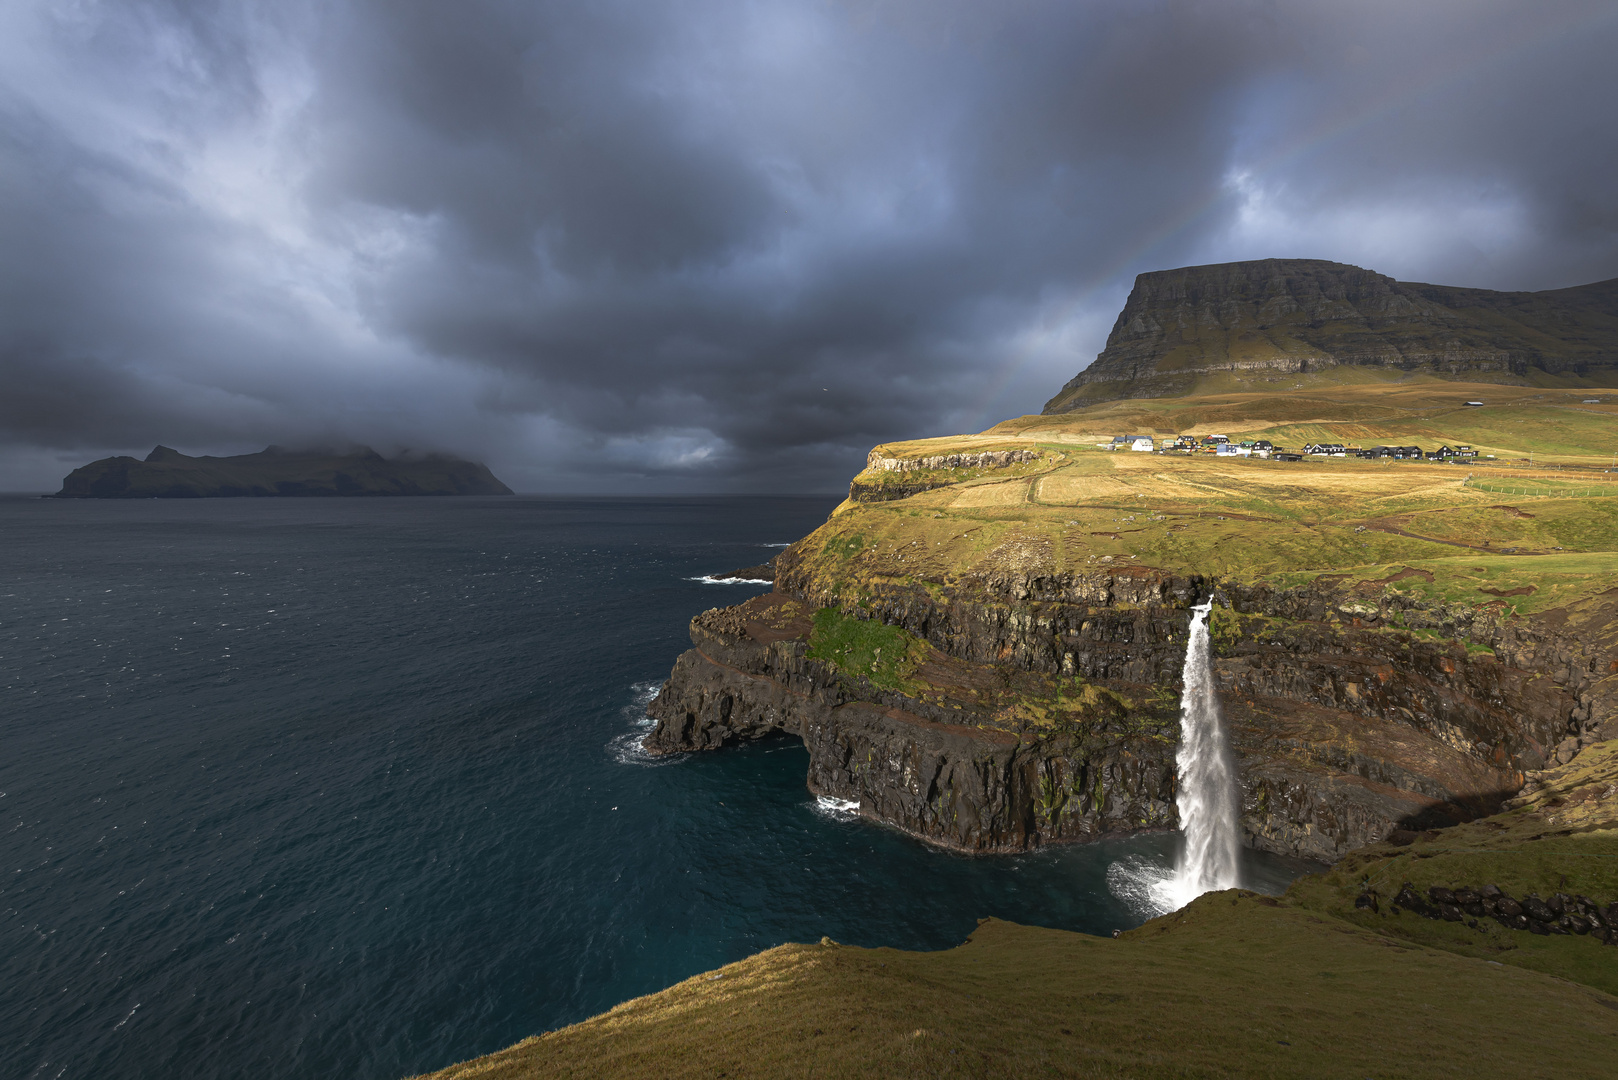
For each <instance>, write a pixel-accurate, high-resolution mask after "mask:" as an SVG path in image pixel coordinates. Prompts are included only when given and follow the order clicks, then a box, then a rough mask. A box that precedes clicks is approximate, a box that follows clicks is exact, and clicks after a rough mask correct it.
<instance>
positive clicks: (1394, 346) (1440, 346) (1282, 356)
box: [1044, 259, 1618, 415]
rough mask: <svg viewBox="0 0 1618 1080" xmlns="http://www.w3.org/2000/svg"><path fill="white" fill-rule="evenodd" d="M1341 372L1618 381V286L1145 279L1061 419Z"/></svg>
mask: <svg viewBox="0 0 1618 1080" xmlns="http://www.w3.org/2000/svg"><path fill="white" fill-rule="evenodd" d="M1337 365H1370V366H1375V367H1380V368H1384V369H1394V370H1405V371H1422V372H1427V373H1430V374H1435V375H1450V376H1465V377H1468V378H1471V379H1481V381H1495V380H1501V381H1511V382H1521V381H1524V380H1529V381H1532V380H1534V379H1536V378H1542V377H1545V376H1575V377H1586V378H1592V379H1594V380H1596V381H1598V382H1601V383H1603V384H1605V383H1610V382H1612V381H1614V380H1615V379H1618V279H1613V280H1611V281H1601V282H1596V283H1595V284H1593V285H1580V286H1576V287H1574V288H1570V289H1555V290H1550V291H1546V292H1493V291H1491V290H1488V289H1463V288H1456V287H1452V286H1448V285H1424V284H1420V283H1416V282H1406V281H1395V280H1394V279H1392V278H1390V277H1386V276H1384V275H1382V274H1378V273H1376V272H1374V271H1371V270H1364V269H1361V268H1360V267H1358V266H1348V265H1346V264H1344V263H1334V262H1326V261H1324V260H1319V259H1264V260H1261V261H1257V262H1239V263H1220V264H1216V265H1213V266H1188V267H1182V268H1181V269H1178V270H1162V271H1158V272H1155V273H1150V274H1142V275H1140V276H1139V277H1137V278H1136V279H1135V288H1134V290H1133V291H1132V292H1131V293H1130V294H1129V301H1128V302H1127V303H1126V304H1125V305H1124V310H1123V312H1122V313H1120V314H1119V316H1118V321H1117V323H1116V324H1114V326H1113V328H1112V333H1111V335H1110V336H1109V337H1108V338H1107V347H1106V348H1105V349H1104V350H1103V351H1102V352H1101V354H1100V355H1099V356H1097V357H1096V360H1095V363H1093V364H1091V365H1090V366H1089V367H1088V368H1086V369H1085V370H1084V371H1082V372H1080V373H1079V374H1078V375H1076V376H1075V377H1074V378H1073V379H1072V380H1070V381H1069V382H1068V383H1067V385H1066V386H1064V387H1062V389H1061V391H1060V392H1059V393H1058V394H1057V395H1056V396H1055V397H1053V398H1051V400H1050V401H1049V402H1047V403H1046V405H1045V409H1044V412H1045V413H1046V414H1047V415H1050V414H1055V413H1064V412H1071V411H1073V410H1074V409H1079V408H1083V407H1084V406H1086V405H1093V404H1096V403H1097V402H1103V401H1116V400H1120V399H1125V398H1149V397H1172V396H1178V395H1181V394H1186V393H1190V392H1193V391H1194V390H1195V389H1196V388H1197V386H1198V383H1199V381H1203V380H1205V379H1206V378H1207V377H1208V376H1211V375H1216V374H1217V373H1224V372H1264V371H1273V372H1277V373H1298V372H1307V371H1313V370H1317V369H1320V368H1325V367H1333V366H1337Z"/></svg>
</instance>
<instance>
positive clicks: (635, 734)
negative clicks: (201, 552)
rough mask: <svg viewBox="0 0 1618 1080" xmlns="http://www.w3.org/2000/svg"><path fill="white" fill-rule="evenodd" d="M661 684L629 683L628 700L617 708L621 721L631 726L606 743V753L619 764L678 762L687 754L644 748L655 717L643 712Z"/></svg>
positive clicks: (649, 764) (674, 763) (654, 722)
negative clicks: (630, 729)
mask: <svg viewBox="0 0 1618 1080" xmlns="http://www.w3.org/2000/svg"><path fill="white" fill-rule="evenodd" d="M661 688H662V684H661V683H652V682H644V683H634V684H632V685H631V686H630V688H629V689H630V693H631V695H632V697H631V699H630V702H629V704H627V705H625V706H624V707H623V708H622V709H621V710H619V712H620V715H622V716H623V718H624V721H625V723H628V724H630V725H632V726H633V727H634V728H635V730H633V731H629V732H625V733H624V734H622V735H619V736H617V737H615V738H613V739H611V740H609V741H608V743H607V753H609V754H611V755H612V759H613V760H614V761H616V762H617V763H618V764H620V765H646V766H652V765H678V764H679V763H680V762H682V761H684V760H685V759H686V758H687V757H688V756H689V755H687V754H654V753H652V752H651V751H649V750H647V749H646V736H648V735H650V734H651V733H652V728H654V727H656V726H657V721H656V720H653V719H652V718H651V717H650V716H647V715H646V706H648V705H650V704H651V703H652V699H653V698H655V697H657V692H658V690H660V689H661Z"/></svg>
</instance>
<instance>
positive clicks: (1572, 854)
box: [434, 744, 1618, 1080]
mask: <svg viewBox="0 0 1618 1080" xmlns="http://www.w3.org/2000/svg"><path fill="white" fill-rule="evenodd" d="M1615 779H1618V745H1615V744H1606V745H1604V746H1602V747H1597V748H1594V749H1593V750H1592V751H1590V752H1587V753H1586V754H1585V755H1584V756H1582V757H1581V758H1580V759H1579V761H1578V762H1575V763H1574V765H1573V766H1570V767H1568V768H1565V769H1563V770H1559V771H1558V772H1557V773H1555V774H1552V776H1551V777H1550V778H1549V782H1548V783H1547V785H1546V786H1545V788H1544V789H1542V790H1541V791H1540V792H1539V793H1538V795H1537V797H1531V798H1530V799H1529V800H1528V801H1527V802H1525V803H1524V804H1523V805H1522V806H1520V807H1517V808H1515V809H1513V810H1510V811H1508V812H1506V813H1505V814H1502V815H1500V816H1499V817H1497V818H1490V819H1485V820H1483V821H1480V822H1474V823H1472V824H1470V825H1465V826H1459V827H1457V828H1453V829H1446V830H1435V831H1433V832H1431V833H1427V834H1424V835H1423V836H1421V837H1419V838H1417V839H1416V840H1415V841H1414V842H1413V843H1411V844H1409V845H1408V846H1407V847H1403V848H1396V847H1391V846H1384V847H1380V848H1377V849H1368V850H1367V851H1365V852H1364V853H1363V854H1361V855H1360V856H1357V857H1354V858H1353V859H1352V860H1345V861H1344V862H1343V863H1341V864H1339V865H1338V866H1337V867H1335V868H1334V869H1333V870H1332V871H1331V872H1330V873H1328V874H1326V875H1324V876H1318V877H1317V876H1311V877H1305V878H1302V879H1300V880H1299V881H1298V882H1297V883H1295V884H1294V885H1293V887H1292V889H1291V890H1290V891H1289V892H1288V894H1287V895H1286V896H1285V897H1282V898H1280V899H1276V898H1271V897H1264V896H1257V895H1254V894H1252V893H1245V892H1240V891H1230V892H1223V893H1212V894H1209V895H1207V896H1204V897H1202V898H1201V899H1200V900H1197V901H1196V902H1195V903H1193V904H1191V905H1190V906H1189V907H1187V908H1185V909H1184V910H1182V911H1180V912H1176V913H1174V914H1172V915H1169V916H1166V917H1163V918H1159V919H1154V920H1152V921H1150V922H1148V923H1146V924H1145V925H1143V926H1141V927H1139V928H1138V929H1136V930H1132V931H1129V932H1127V933H1125V934H1123V935H1121V936H1120V937H1118V938H1116V939H1107V938H1094V937H1089V936H1086V935H1083V934H1074V933H1068V932H1064V931H1057V930H1045V929H1039V928H1036V927H1027V926H1018V925H1014V924H1011V923H1005V922H999V921H996V920H985V921H984V922H983V923H982V924H981V925H980V926H979V927H978V930H977V932H975V933H974V934H973V935H972V936H971V938H970V939H968V941H967V942H966V943H965V944H963V945H961V946H959V947H958V948H955V949H950V950H946V951H943V952H936V953H909V952H901V951H898V950H894V949H859V948H850V947H846V946H841V945H837V944H834V943H832V942H830V941H826V940H823V941H822V942H821V943H820V944H819V945H783V946H781V947H779V948H776V949H771V950H769V951H767V952H764V953H760V954H759V955H757V956H754V957H752V958H750V959H748V960H744V961H742V962H740V963H737V964H731V965H729V966H727V967H724V968H721V969H719V970H718V971H715V972H709V973H706V974H703V975H698V976H696V977H694V978H691V979H688V980H686V981H685V982H683V983H680V984H679V985H677V986H674V987H671V988H670V989H668V990H665V991H663V992H662V993H659V994H653V995H650V996H648V997H644V998H639V999H636V1000H634V1001H630V1002H626V1003H625V1004H623V1005H620V1006H619V1007H617V1008H615V1009H613V1010H612V1011H611V1012H608V1013H605V1014H603V1015H601V1016H597V1017H594V1018H593V1019H590V1020H587V1021H585V1022H584V1023H581V1024H576V1025H574V1026H572V1027H568V1028H564V1029H562V1030H560V1031H555V1032H550V1033H548V1034H545V1035H543V1036H539V1037H536V1038H531V1039H528V1040H525V1041H524V1042H521V1043H519V1044H517V1045H516V1046H513V1047H511V1048H510V1049H508V1050H504V1051H501V1052H499V1053H497V1054H492V1055H490V1056H488V1057H486V1058H480V1059H478V1060H476V1061H472V1062H468V1063H466V1064H464V1065H460V1066H456V1067H453V1068H450V1069H446V1070H444V1071H443V1072H441V1073H437V1074H434V1075H435V1076H436V1077H439V1078H441V1080H452V1078H453V1080H471V1078H474V1077H475V1078H479V1080H518V1078H529V1077H541V1076H544V1077H586V1076H589V1077H687V1076H689V1077H696V1076H703V1077H712V1076H766V1077H772V1076H781V1077H786V1076H818V1077H886V1076H946V1077H949V1076H961V1077H967V1076H972V1077H984V1076H1074V1077H1091V1076H1132V1077H1158V1076H1163V1077H1168V1076H1322V1077H1336V1076H1342V1077H1365V1076H1376V1077H1472V1076H1477V1075H1489V1076H1516V1075H1521V1076H1555V1077H1567V1078H1572V1077H1608V1076H1611V1075H1612V1070H1613V1061H1614V1060H1615V1059H1618V997H1615V996H1613V994H1614V993H1615V992H1618V975H1615V974H1614V973H1615V972H1618V948H1614V947H1612V946H1605V945H1602V944H1601V943H1599V942H1598V941H1596V940H1595V939H1594V938H1591V937H1578V936H1551V937H1541V936H1535V935H1532V934H1529V933H1527V932H1523V931H1507V930H1504V929H1501V928H1499V927H1498V926H1496V925H1495V924H1493V923H1487V922H1486V923H1485V924H1484V925H1483V926H1482V928H1481V929H1474V928H1472V927H1469V926H1467V925H1465V924H1461V923H1450V922H1442V921H1433V920H1429V919H1424V918H1420V917H1417V916H1415V915H1411V914H1409V913H1405V914H1402V915H1393V914H1391V913H1390V912H1389V910H1388V907H1387V905H1386V904H1385V903H1384V905H1383V910H1382V913H1381V914H1376V913H1371V912H1367V911H1361V910H1358V909H1356V908H1355V907H1354V906H1353V899H1354V897H1356V896H1357V895H1359V893H1360V892H1361V890H1362V889H1363V888H1364V887H1365V885H1366V883H1372V887H1374V888H1377V889H1381V890H1384V891H1385V893H1386V895H1391V894H1392V892H1393V891H1394V890H1397V889H1398V888H1399V887H1400V885H1401V884H1402V883H1403V882H1404V881H1410V882H1412V883H1414V884H1415V885H1416V886H1418V887H1420V888H1423V889H1425V887H1426V886H1428V885H1429V884H1450V885H1461V884H1485V883H1494V884H1498V885H1500V886H1501V887H1502V888H1505V889H1506V890H1507V891H1508V892H1510V893H1511V894H1512V895H1514V896H1522V895H1525V894H1526V893H1528V892H1531V891H1539V892H1541V893H1542V894H1544V895H1547V896H1548V895H1550V894H1551V893H1552V892H1555V891H1557V890H1559V889H1566V890H1568V891H1572V892H1587V893H1590V894H1592V895H1595V896H1598V897H1600V898H1601V899H1602V900H1603V901H1605V900H1609V899H1618V859H1615V858H1614V856H1618V830H1615V825H1618V813H1615V811H1618V797H1615V796H1614V795H1613V791H1614V790H1618V786H1615V785H1614V783H1613V781H1614V780H1615ZM1570 807H1571V809H1569V808H1570ZM1570 815H1571V816H1570Z"/></svg>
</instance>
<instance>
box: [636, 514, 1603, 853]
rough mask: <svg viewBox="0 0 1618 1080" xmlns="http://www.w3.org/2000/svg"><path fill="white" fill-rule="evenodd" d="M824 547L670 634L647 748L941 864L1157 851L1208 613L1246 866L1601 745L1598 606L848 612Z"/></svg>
mask: <svg viewBox="0 0 1618 1080" xmlns="http://www.w3.org/2000/svg"><path fill="white" fill-rule="evenodd" d="M827 542H828V537H826V536H822V535H820V534H816V535H815V536H811V537H809V538H807V539H806V540H804V541H802V542H800V544H799V545H796V546H795V547H794V548H792V549H789V550H788V551H787V552H785V553H784V554H783V555H782V557H781V558H780V559H778V561H777V568H778V578H777V591H776V592H774V593H771V594H767V595H765V596H762V597H758V598H755V599H753V600H750V601H748V602H747V603H745V604H742V605H738V606H736V607H731V608H720V609H714V610H711V611H708V612H704V613H703V614H702V615H700V616H698V617H697V618H696V619H694V620H693V621H692V626H691V634H692V642H693V645H694V648H693V649H691V650H690V651H688V652H686V653H685V654H684V655H682V656H681V657H680V659H679V661H678V663H677V664H676V665H675V668H674V671H673V672H672V674H671V676H670V678H669V680H668V682H667V683H666V684H665V685H664V687H663V689H662V691H661V693H660V694H659V695H658V697H657V699H656V700H655V701H654V702H653V704H652V706H651V714H652V716H653V717H654V718H656V720H657V721H658V723H657V726H656V728H655V730H654V731H653V732H652V734H651V735H650V736H649V737H648V739H647V743H646V745H647V747H648V749H651V750H653V751H655V752H679V751H689V750H700V749H716V748H718V747H721V746H724V745H726V744H729V743H732V742H735V741H738V740H742V739H749V738H756V737H759V736H762V735H765V734H769V733H772V732H784V733H788V734H792V735H797V736H799V737H801V738H802V739H803V741H804V744H805V746H806V747H807V748H808V750H809V753H810V767H809V776H808V783H809V787H810V789H811V790H812V791H814V792H816V793H817V794H821V795H827V796H832V797H836V798H840V799H847V800H850V801H857V802H858V803H859V804H860V810H861V813H862V814H864V815H866V816H869V817H872V818H875V819H877V820H880V821H883V822H886V823H889V824H892V825H895V826H897V827H899V828H901V829H903V830H905V831H907V832H909V833H911V834H913V835H915V836H918V837H921V838H923V839H926V840H928V841H930V842H933V843H937V844H941V845H944V846H947V847H950V848H954V849H957V850H962V851H969V852H993V851H1020V850H1025V849H1028V848H1030V847H1034V846H1037V845H1040V844H1045V843H1051V842H1067V841H1082V840H1091V839H1097V838H1100V837H1102V836H1107V835H1122V834H1126V833H1130V832H1138V831H1142V830H1151V829H1165V828H1172V827H1174V826H1175V824H1176V814H1175V809H1174V790H1175V777H1174V763H1173V754H1174V747H1175V744H1176V742H1177V740H1178V717H1177V695H1178V691H1179V677H1180V666H1181V663H1182V661H1183V655H1184V647H1185V640H1186V634H1187V623H1188V620H1189V608H1190V607H1191V606H1192V605H1193V604H1195V603H1198V602H1200V601H1201V600H1202V599H1204V598H1206V597H1208V596H1210V595H1212V596H1214V597H1215V599H1216V603H1217V604H1218V605H1219V606H1218V607H1217V608H1216V611H1217V614H1216V616H1215V620H1214V633H1215V644H1216V651H1217V655H1218V659H1217V664H1216V668H1217V674H1218V678H1219V682H1220V689H1221V696H1222V698H1223V702H1224V707H1225V710H1226V714H1227V718H1228V720H1229V722H1230V728H1231V732H1232V739H1233V742H1234V744H1235V748H1236V750H1237V753H1238V755H1239V757H1240V763H1241V768H1240V771H1241V777H1242V784H1243V824H1244V828H1245V830H1246V833H1247V837H1248V840H1249V842H1250V843H1251V844H1253V845H1254V846H1257V847H1261V848H1265V849H1268V850H1271V851H1275V852H1279V853H1283V854H1288V855H1297V856H1303V857H1308V858H1314V859H1322V860H1332V859H1335V858H1337V857H1339V856H1341V855H1342V854H1343V853H1345V852H1347V851H1349V850H1351V849H1353V848H1356V847H1359V846H1362V845H1364V844H1366V843H1370V842H1373V841H1377V840H1382V839H1385V838H1387V837H1388V836H1390V835H1393V836H1397V835H1398V834H1399V833H1400V832H1401V830H1404V831H1409V830H1418V829H1425V828H1430V827H1434V826H1438V825H1443V824H1449V823H1453V822H1456V821H1462V820H1468V819H1471V818H1474V817H1477V816H1481V815H1484V814H1488V813H1492V812H1494V811H1495V810H1497V809H1498V808H1499V806H1500V804H1501V802H1502V801H1503V800H1505V799H1506V798H1508V797H1510V796H1511V795H1513V794H1515V793H1516V792H1517V791H1518V790H1520V789H1521V787H1522V785H1523V782H1524V777H1525V774H1527V773H1531V772H1532V771H1534V770H1536V769H1540V768H1543V767H1544V766H1545V765H1546V764H1547V763H1549V762H1551V761H1553V760H1555V759H1557V758H1558V757H1560V758H1562V759H1565V758H1566V757H1568V756H1570V755H1571V754H1572V753H1574V752H1575V751H1576V750H1577V748H1578V746H1579V745H1580V741H1581V739H1582V740H1587V741H1594V740H1595V739H1597V738H1599V737H1602V730H1600V729H1603V728H1604V727H1612V726H1613V724H1612V721H1611V720H1610V718H1611V717H1612V716H1613V715H1614V709H1613V702H1614V697H1615V687H1614V681H1615V680H1614V678H1613V672H1612V667H1613V649H1612V642H1611V641H1610V640H1609V636H1610V627H1611V626H1612V625H1613V624H1614V622H1618V596H1614V595H1610V594H1608V595H1603V596H1599V597H1596V598H1594V599H1593V600H1589V601H1585V602H1583V603H1581V604H1578V605H1574V609H1572V610H1561V611H1558V612H1557V613H1556V615H1555V616H1553V617H1552V618H1550V619H1523V618H1518V617H1514V616H1512V615H1510V614H1509V613H1506V612H1505V609H1504V605H1499V604H1496V605H1493V606H1487V605H1485V606H1467V605H1444V604H1433V603H1430V602H1427V601H1423V600H1421V599H1420V598H1415V597H1411V596H1408V595H1406V594H1404V593H1402V592H1401V591H1400V590H1399V589H1398V588H1396V587H1395V586H1396V585H1397V582H1383V581H1374V580H1372V581H1358V582H1352V583H1347V584H1346V585H1345V584H1344V583H1340V582H1335V581H1333V580H1331V579H1330V578H1328V579H1327V580H1325V581H1321V580H1316V581H1311V582H1309V583H1307V584H1305V585H1300V586H1297V587H1294V588H1287V589H1278V588H1275V587H1273V586H1271V585H1268V584H1263V583H1259V584H1243V583H1240V582H1236V581H1217V580H1212V579H1207V578H1202V577H1197V576H1183V575H1175V574H1171V573H1166V572H1162V571H1155V570H1152V569H1150V568H1145V567H1128V568H1121V569H1119V570H1107V571H1096V572H1090V573H1082V574H1060V575H1041V574H1030V573H1027V572H1020V571H1018V570H1016V569H1003V570H1000V571H998V572H995V571H992V570H991V571H989V572H986V573H982V574H979V575H974V576H971V577H968V578H963V579H961V580H958V581H955V582H953V583H948V584H938V583H932V582H925V583H917V582H913V581H902V580H891V579H890V580H885V579H883V578H882V577H880V576H878V575H871V576H870V577H868V578H865V579H862V588H861V589H860V590H859V593H860V596H859V599H858V601H856V602H855V603H852V604H850V603H848V602H847V597H848V585H847V582H846V580H837V581H831V580H827V578H826V575H825V573H824V568H823V565H822V566H820V567H817V560H816V559H814V558H812V557H809V556H812V555H816V554H819V552H817V551H816V548H817V545H818V546H823V545H824V544H826V543H827ZM831 542H833V543H835V538H831ZM850 622H852V623H855V624H861V623H863V624H868V627H869V629H871V630H873V631H876V633H877V635H878V636H877V637H876V638H874V639H872V640H876V641H877V642H878V644H876V645H874V646H871V645H870V643H869V641H867V642H866V646H867V647H866V650H865V651H864V652H861V651H859V649H858V648H857V647H849V648H845V649H844V651H843V652H842V653H840V654H839V653H838V652H837V651H836V646H835V641H836V640H837V639H838V637H839V634H840V635H841V637H842V638H843V639H852V640H854V641H855V642H856V645H857V643H858V639H859V637H860V632H859V627H858V626H855V627H854V629H853V632H852V633H849V632H848V624H849V623H850ZM879 627H880V628H881V630H880V631H878V630H877V629H876V628H879ZM884 634H885V635H886V636H883V635H884ZM828 642H832V643H833V644H831V645H829V646H828V644H827V643H828ZM884 643H885V645H886V647H887V648H888V649H889V656H888V657H887V658H886V659H885V660H884V659H883V658H882V657H881V656H880V655H879V654H880V651H881V649H882V648H883V647H884ZM873 648H874V650H875V651H876V653H877V655H875V656H873V655H872V651H871V650H872V649H873ZM894 652H900V653H902V658H897V659H896V658H895V657H894V655H893V653H894ZM867 667H869V668H870V669H871V671H866V670H865V669H866V668H867ZM1614 734H1618V731H1614V732H1608V733H1607V734H1606V737H1611V735H1614Z"/></svg>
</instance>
